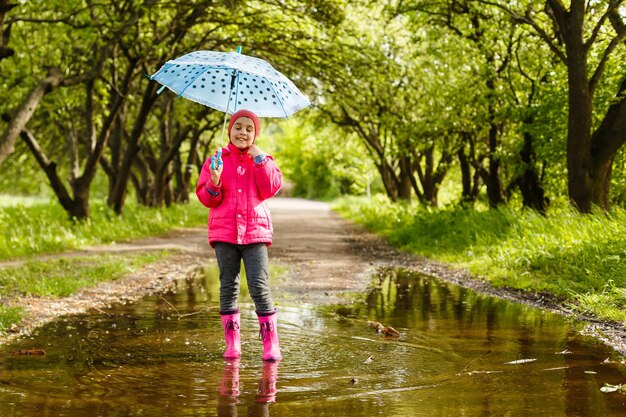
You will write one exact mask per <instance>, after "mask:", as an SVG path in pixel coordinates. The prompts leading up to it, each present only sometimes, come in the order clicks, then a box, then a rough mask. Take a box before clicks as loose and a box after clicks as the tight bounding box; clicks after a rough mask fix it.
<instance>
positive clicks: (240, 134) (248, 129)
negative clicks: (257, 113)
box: [230, 117, 255, 150]
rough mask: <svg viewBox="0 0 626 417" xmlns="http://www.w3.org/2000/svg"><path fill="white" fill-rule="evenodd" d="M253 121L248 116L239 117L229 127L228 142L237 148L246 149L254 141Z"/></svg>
mask: <svg viewBox="0 0 626 417" xmlns="http://www.w3.org/2000/svg"><path fill="white" fill-rule="evenodd" d="M254 133H255V131H254V122H253V121H252V119H250V118H249V117H240V118H238V119H237V120H235V123H234V124H233V126H232V127H231V129H230V143H232V144H233V145H235V146H236V147H237V148H238V149H241V150H244V149H248V148H249V147H250V146H252V144H253V143H254Z"/></svg>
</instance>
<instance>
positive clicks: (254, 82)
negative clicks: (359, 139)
mask: <svg viewBox="0 0 626 417" xmlns="http://www.w3.org/2000/svg"><path fill="white" fill-rule="evenodd" d="M150 79H152V80H155V81H158V82H159V83H161V84H163V85H164V86H166V87H167V88H169V89H170V90H172V91H173V92H174V93H176V94H178V96H179V97H185V98H187V99H189V100H192V101H195V102H198V103H201V104H204V105H206V106H209V107H211V108H214V109H217V110H220V111H223V112H227V113H230V114H232V113H235V112H236V111H237V110H241V109H247V110H250V111H253V112H254V113H255V114H257V115H258V116H259V117H288V116H289V115H291V114H293V113H295V112H297V111H298V110H300V109H303V108H305V107H307V106H309V105H310V102H309V99H308V98H307V97H306V96H305V95H304V94H302V93H301V92H300V90H298V88H297V87H296V86H295V85H294V84H293V83H292V82H291V81H290V80H289V79H288V78H287V77H285V76H284V75H283V74H281V73H280V72H278V71H276V70H275V69H274V68H273V67H272V66H271V65H270V64H269V63H268V62H267V61H264V60H262V59H259V58H255V57H251V56H247V55H242V54H239V53H236V52H213V51H196V52H191V53H189V54H187V55H183V56H181V57H179V58H176V59H174V60H171V61H168V62H167V63H166V64H165V65H163V67H161V69H159V71H157V72H156V73H155V74H154V75H153V76H151V77H150ZM229 97H230V100H229Z"/></svg>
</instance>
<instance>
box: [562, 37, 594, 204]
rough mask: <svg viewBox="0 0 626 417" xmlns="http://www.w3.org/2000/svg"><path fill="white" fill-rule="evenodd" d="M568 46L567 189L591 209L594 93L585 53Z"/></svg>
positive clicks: (578, 201) (571, 198)
mask: <svg viewBox="0 0 626 417" xmlns="http://www.w3.org/2000/svg"><path fill="white" fill-rule="evenodd" d="M579 46H580V48H574V47H572V46H570V47H569V48H568V71H567V73H568V82H569V92H568V103H569V114H568V120H567V189H568V193H569V197H570V200H571V202H572V204H573V205H574V206H575V207H576V208H577V209H578V210H580V211H581V212H583V213H588V212H589V211H590V210H591V206H592V203H593V192H592V181H591V173H590V170H591V154H590V145H591V114H592V104H591V94H590V91H589V79H588V75H587V61H586V57H585V53H584V51H583V50H582V48H583V45H582V44H581V45H579Z"/></svg>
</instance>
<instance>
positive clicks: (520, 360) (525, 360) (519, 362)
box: [505, 359, 537, 365]
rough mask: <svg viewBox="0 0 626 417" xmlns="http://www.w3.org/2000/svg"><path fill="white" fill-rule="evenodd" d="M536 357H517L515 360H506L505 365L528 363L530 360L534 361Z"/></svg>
mask: <svg viewBox="0 0 626 417" xmlns="http://www.w3.org/2000/svg"><path fill="white" fill-rule="evenodd" d="M536 360H537V359H519V360H516V361H511V362H506V363H505V365H521V364H523V363H530V362H534V361H536Z"/></svg>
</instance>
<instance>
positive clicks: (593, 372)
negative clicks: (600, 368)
mask: <svg viewBox="0 0 626 417" xmlns="http://www.w3.org/2000/svg"><path fill="white" fill-rule="evenodd" d="M585 373H586V374H589V375H596V374H597V372H596V371H585Z"/></svg>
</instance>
